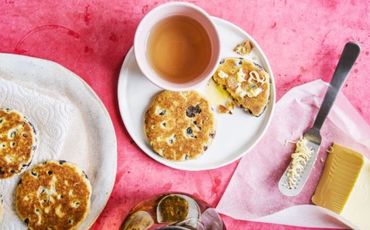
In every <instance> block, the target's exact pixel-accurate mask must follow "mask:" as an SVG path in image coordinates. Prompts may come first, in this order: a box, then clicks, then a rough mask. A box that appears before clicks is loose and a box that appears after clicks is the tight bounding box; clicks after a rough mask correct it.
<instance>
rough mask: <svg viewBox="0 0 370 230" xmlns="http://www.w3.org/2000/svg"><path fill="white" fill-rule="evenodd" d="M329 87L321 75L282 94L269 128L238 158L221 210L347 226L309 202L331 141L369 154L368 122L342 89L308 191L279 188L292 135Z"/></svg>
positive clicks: (296, 135) (307, 121)
mask: <svg viewBox="0 0 370 230" xmlns="http://www.w3.org/2000/svg"><path fill="white" fill-rule="evenodd" d="M326 89H327V84H325V83H324V82H323V81H321V80H317V81H313V82H310V83H307V84H304V85H301V86H298V87H295V88H293V89H291V90H290V91H289V92H288V93H287V94H286V95H284V97H282V98H281V99H280V101H279V102H278V103H277V105H276V109H275V113H274V116H273V119H272V122H271V125H270V127H269V128H268V130H267V132H266V134H265V135H264V137H263V138H262V139H261V141H260V142H259V143H258V144H257V145H256V146H255V147H254V148H253V149H252V150H251V151H250V152H249V153H247V154H246V155H245V157H243V159H241V161H240V162H239V165H238V167H237V169H236V170H235V173H234V175H233V177H232V179H231V181H230V183H229V185H228V187H227V189H226V191H225V193H224V194H223V196H222V198H221V200H220V202H219V204H218V206H217V210H218V211H219V212H221V213H223V214H226V215H228V216H231V217H233V218H236V219H241V220H255V221H263V222H274V223H277V222H278V223H284V224H293V225H301V226H310V227H342V226H343V225H342V224H339V223H338V222H337V223H334V222H333V218H328V216H327V215H326V214H324V213H322V212H320V210H318V209H317V207H316V206H313V205H310V206H307V205H306V204H311V197H312V195H313V193H314V191H315V188H316V185H317V183H318V180H319V178H320V175H321V172H322V169H323V166H324V163H325V159H326V155H327V153H326V150H327V149H328V147H329V145H330V144H331V143H332V142H335V143H338V144H342V145H344V146H347V147H350V148H353V149H354V150H357V151H359V152H361V153H363V154H364V155H365V156H367V157H368V158H369V157H370V144H369V143H370V128H369V125H368V124H367V123H366V121H365V120H364V119H363V118H362V117H361V116H360V114H359V113H358V112H357V111H356V109H355V108H354V107H353V106H352V105H351V104H350V102H349V101H348V100H347V98H346V97H345V96H344V95H343V94H341V93H340V94H339V95H338V98H337V100H336V102H335V103H334V105H333V107H332V109H331V111H330V113H329V116H328V118H327V120H326V121H325V123H324V125H323V127H322V129H321V135H322V138H323V140H322V145H321V150H320V153H319V156H318V158H317V161H316V164H315V166H314V169H313V171H312V172H311V175H310V178H309V180H308V181H307V183H306V185H305V187H304V189H303V191H302V192H301V193H300V194H299V195H298V196H296V197H286V196H284V195H282V194H281V193H280V192H279V190H278V181H279V179H280V177H281V175H282V173H283V172H284V170H285V169H286V167H287V166H288V164H289V162H290V155H291V153H292V152H293V151H294V148H295V145H294V143H289V141H294V140H297V139H298V138H299V137H300V136H301V135H302V134H303V132H304V131H305V130H306V129H307V128H309V127H311V126H312V124H313V121H314V119H315V117H316V114H317V112H318V109H319V107H320V105H321V101H322V98H323V95H324V94H325V92H326ZM297 205H306V206H307V207H309V208H310V209H312V210H310V212H308V211H307V210H306V209H307V207H304V208H303V206H300V207H302V208H300V209H299V208H298V209H297V208H296V207H297ZM293 206H295V207H294V211H293ZM281 210H286V211H285V213H282V212H281ZM289 210H291V211H289ZM304 210H306V211H304ZM279 211H280V212H279ZM288 211H289V212H288ZM278 213H280V214H278ZM274 215H275V216H274Z"/></svg>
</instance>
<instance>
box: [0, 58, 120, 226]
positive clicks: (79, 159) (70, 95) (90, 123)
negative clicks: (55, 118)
mask: <svg viewBox="0 0 370 230" xmlns="http://www.w3.org/2000/svg"><path fill="white" fill-rule="evenodd" d="M0 77H1V78H2V79H5V80H9V81H11V82H13V83H17V84H18V85H20V86H23V87H25V88H29V89H32V90H36V91H37V92H39V93H40V94H41V93H42V94H43V95H46V96H48V97H52V98H55V99H60V100H64V101H66V102H68V103H69V104H70V105H71V106H73V107H74V108H75V110H74V113H73V115H71V122H70V126H69V128H68V130H67V135H66V138H65V140H64V143H63V147H62V148H61V151H60V155H59V159H50V160H67V161H69V162H72V163H75V164H77V165H78V166H79V167H80V168H81V169H83V170H84V171H85V172H86V174H87V175H88V177H89V180H90V182H91V185H92V196H91V206H90V211H89V214H88V216H87V218H86V219H85V221H84V222H83V223H82V224H81V225H80V227H79V229H88V228H89V227H90V226H92V224H93V223H94V222H95V220H96V219H97V218H98V216H99V215H100V213H101V212H102V211H103V209H104V207H105V205H106V203H107V202H108V199H109V196H110V194H111V192H112V189H113V186H114V181H115V177H116V166H117V142H116V135H115V131H114V128H113V124H112V121H111V119H110V116H109V113H108V111H107V110H106V108H105V107H104V105H103V103H102V102H101V101H100V99H99V98H98V96H97V95H96V94H95V93H94V91H93V90H92V89H91V88H90V87H89V86H88V85H87V84H86V83H85V82H84V81H83V80H82V79H81V78H80V77H78V76H77V75H76V74H74V73H73V72H71V71H69V70H67V69H66V68H64V67H63V66H61V65H59V64H57V63H55V62H52V61H47V60H42V59H38V58H32V57H27V56H21V55H13V54H0ZM39 131H40V130H39ZM40 154H41V153H40ZM33 163H36V162H33ZM31 167H32V166H31ZM17 177H18V178H19V176H17ZM15 179H17V178H15ZM1 192H4V191H1ZM7 202H13V203H14V201H7ZM13 207H14V206H13ZM4 211H5V212H11V213H10V214H9V215H12V216H14V215H16V214H15V210H14V208H12V209H11V210H4ZM9 221H10V220H6V219H4V220H3V222H2V223H0V229H9V230H13V229H14V230H15V229H17V230H18V229H27V226H26V225H25V224H24V223H23V222H22V221H21V220H20V219H18V218H14V220H12V221H11V223H9Z"/></svg>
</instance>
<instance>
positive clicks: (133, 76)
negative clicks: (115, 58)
mask: <svg viewBox="0 0 370 230" xmlns="http://www.w3.org/2000/svg"><path fill="white" fill-rule="evenodd" d="M212 20H214V23H215V24H216V28H217V30H218V33H219V35H220V40H221V58H226V57H239V56H238V55H237V54H236V53H234V52H233V48H234V47H235V46H236V45H237V44H239V43H240V42H241V41H243V40H245V39H247V40H249V41H251V42H252V43H253V45H254V48H253V49H252V52H251V54H249V55H247V56H246V57H245V58H246V59H249V60H251V61H253V62H255V63H257V64H259V65H261V66H262V67H263V68H264V69H265V70H266V71H267V72H268V73H269V74H270V76H271V96H270V102H269V103H268V105H267V107H266V109H265V111H264V113H263V114H262V115H261V116H260V117H253V116H251V115H250V114H248V113H246V112H244V111H242V110H241V109H239V108H236V109H234V113H233V114H232V115H225V114H217V113H216V121H217V128H216V130H217V131H216V136H215V139H214V140H213V142H212V144H211V145H210V146H209V148H208V150H207V151H205V152H204V154H203V155H202V156H200V157H199V158H197V159H195V160H189V161H183V162H174V161H169V160H166V159H164V158H162V157H160V156H159V155H158V154H156V153H155V152H154V151H153V150H152V149H151V148H150V146H149V144H148V143H147V140H146V137H145V134H144V128H143V127H144V114H145V111H146V109H147V106H148V105H149V102H150V101H151V98H152V97H153V95H155V94H156V93H158V92H159V91H161V89H160V88H158V87H157V86H155V85H154V84H152V83H151V82H150V81H149V80H147V79H146V78H145V76H144V75H143V74H142V73H141V71H140V69H139V67H138V65H137V63H136V60H135V56H134V52H133V49H131V50H130V51H129V52H128V54H127V55H126V58H125V60H124V62H123V64H122V67H121V72H120V75H119V81H118V100H119V108H120V112H121V116H122V119H123V122H124V123H125V126H126V128H127V131H128V132H129V134H130V135H131V137H132V139H133V140H134V141H135V143H136V144H137V145H138V146H139V147H140V148H141V149H142V150H143V151H144V152H145V153H146V154H147V155H148V156H150V157H151V158H153V159H154V160H156V161H158V162H160V163H162V164H164V165H167V166H169V167H172V168H176V169H181V170H189V171H199V170H208V169H214V168H218V167H221V166H224V165H227V164H229V163H232V162H234V161H236V160H238V159H239V158H241V157H242V156H243V155H244V154H246V153H247V152H248V151H249V150H250V149H251V148H252V147H253V146H254V145H255V144H256V143H257V142H258V141H259V140H260V138H261V137H262V136H263V134H264V133H265V131H266V129H267V127H268V126H269V124H270V121H271V117H272V114H273V111H274V105H275V82H274V77H273V74H272V71H271V67H270V64H269V62H268V60H267V58H266V56H265V54H264V53H263V51H262V49H261V48H260V46H259V45H258V43H257V42H256V41H255V40H254V39H253V38H252V37H251V36H250V35H249V34H247V33H246V32H245V31H243V30H242V29H241V28H239V27H237V26H236V25H234V24H232V23H230V22H227V21H225V20H222V19H220V18H216V17H213V18H212ZM206 88H207V86H206V84H204V85H202V86H200V87H199V88H197V89H196V90H198V91H200V92H201V93H203V94H204V95H205V96H207V95H206V93H205V91H206Z"/></svg>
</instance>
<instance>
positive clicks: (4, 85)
mask: <svg viewBox="0 0 370 230" xmlns="http://www.w3.org/2000/svg"><path fill="white" fill-rule="evenodd" d="M0 107H2V108H11V109H15V110H17V111H19V112H21V113H22V114H24V115H25V116H26V117H27V118H28V119H29V121H30V122H31V123H32V124H33V125H34V126H35V129H36V132H37V139H38V143H37V150H36V152H35V153H34V156H33V159H32V163H31V165H30V167H29V168H31V167H32V166H33V165H34V164H37V163H40V162H42V161H45V160H50V159H58V157H59V154H60V152H61V149H62V147H63V143H64V139H65V137H66V134H67V131H68V127H69V125H70V118H71V116H72V114H73V113H74V112H75V111H76V110H75V109H74V108H73V106H72V105H71V104H70V103H68V102H66V101H62V100H61V99H56V98H51V97H49V96H46V95H43V94H41V93H39V92H38V91H37V90H36V89H32V88H28V87H26V86H21V85H19V84H16V83H13V82H11V81H8V80H4V79H2V78H1V76H0ZM26 170H27V169H26ZM19 178H20V176H19V175H16V176H13V177H12V178H9V179H5V180H0V194H2V195H3V200H4V218H3V222H2V223H0V229H7V230H13V229H14V230H15V229H21V228H26V227H25V225H20V223H21V222H20V221H19V218H18V217H17V214H16V213H15V209H14V192H15V186H16V184H17V182H18V180H19Z"/></svg>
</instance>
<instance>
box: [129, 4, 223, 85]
mask: <svg viewBox="0 0 370 230" xmlns="http://www.w3.org/2000/svg"><path fill="white" fill-rule="evenodd" d="M171 16H187V17H190V18H192V19H194V20H196V21H197V22H198V23H199V24H200V25H201V26H202V27H203V28H204V30H205V31H206V33H207V35H208V37H209V39H210V44H211V55H210V59H209V61H208V65H207V67H206V68H205V69H204V71H203V72H202V73H201V74H200V75H199V76H197V77H195V78H193V79H192V80H190V81H188V82H184V83H175V82H171V81H169V80H166V79H164V78H163V77H161V76H160V75H159V74H158V73H157V72H156V71H155V70H154V68H153V67H152V65H151V62H150V60H149V57H148V38H149V35H150V33H151V31H152V29H153V27H155V25H156V24H157V23H158V22H160V21H162V20H163V19H165V18H168V17H171ZM134 51H135V57H136V61H137V63H138V65H139V67H140V69H141V71H142V72H143V74H144V75H145V76H146V77H147V78H148V79H149V80H150V81H151V82H153V83H154V84H155V85H157V86H159V87H160V88H163V89H168V90H173V91H181V90H188V89H191V88H194V87H196V86H198V85H199V84H201V83H202V82H204V81H207V80H208V79H209V78H210V77H211V76H212V74H213V72H214V71H215V69H216V68H217V65H218V63H219V61H220V51H221V47H220V39H219V36H218V33H217V30H216V27H215V25H214V23H213V22H212V20H211V18H210V16H209V15H208V14H207V13H206V12H205V11H204V10H203V9H201V8H199V7H197V6H195V5H193V4H190V3H185V2H170V3H165V4H162V5H160V6H158V7H156V8H154V9H153V10H151V11H150V12H149V13H148V14H147V15H145V17H144V18H143V19H142V20H141V22H140V24H139V26H138V28H137V30H136V33H135V39H134ZM189 68H191V66H189Z"/></svg>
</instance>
